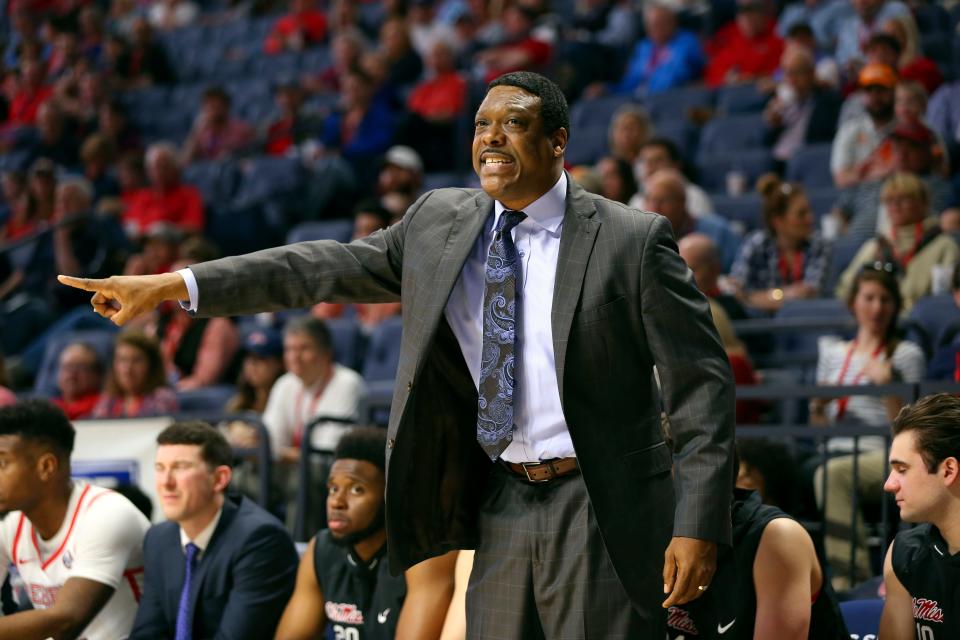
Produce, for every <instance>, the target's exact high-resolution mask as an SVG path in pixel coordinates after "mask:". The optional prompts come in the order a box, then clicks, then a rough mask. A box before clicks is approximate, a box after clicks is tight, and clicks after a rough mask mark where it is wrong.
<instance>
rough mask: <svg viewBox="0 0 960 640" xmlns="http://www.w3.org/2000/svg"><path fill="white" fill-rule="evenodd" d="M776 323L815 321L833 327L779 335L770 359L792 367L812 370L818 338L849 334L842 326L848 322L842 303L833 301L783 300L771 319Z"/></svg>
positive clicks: (824, 299)
mask: <svg viewBox="0 0 960 640" xmlns="http://www.w3.org/2000/svg"><path fill="white" fill-rule="evenodd" d="M774 318H775V319H776V320H796V319H815V320H818V321H825V322H827V323H829V324H833V325H835V326H833V327H823V328H817V329H805V330H802V331H800V330H798V331H795V332H791V333H789V334H787V333H779V334H777V340H776V343H777V345H776V354H781V355H780V356H779V357H776V356H775V357H774V358H773V360H774V361H777V360H778V359H779V360H781V361H783V362H790V363H792V364H793V365H794V366H800V367H810V368H811V370H812V367H813V366H814V365H815V364H816V362H817V351H818V349H817V341H818V340H819V339H820V337H821V336H827V335H844V336H846V335H847V333H848V332H852V329H848V328H846V325H847V324H848V323H850V322H851V321H852V317H851V315H850V310H849V309H848V308H847V304H846V302H844V301H842V300H838V299H836V298H813V299H810V300H787V301H785V302H784V304H783V306H782V307H780V310H779V311H778V312H777V314H776V316H774Z"/></svg>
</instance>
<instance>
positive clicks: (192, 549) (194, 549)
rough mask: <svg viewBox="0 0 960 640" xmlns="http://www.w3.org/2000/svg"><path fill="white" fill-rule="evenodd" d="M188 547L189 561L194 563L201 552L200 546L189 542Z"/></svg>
mask: <svg viewBox="0 0 960 640" xmlns="http://www.w3.org/2000/svg"><path fill="white" fill-rule="evenodd" d="M186 549H187V562H188V563H190V564H193V563H194V562H195V561H196V560H197V554H198V553H200V547H198V546H197V545H195V544H193V543H192V542H188V543H187V546H186Z"/></svg>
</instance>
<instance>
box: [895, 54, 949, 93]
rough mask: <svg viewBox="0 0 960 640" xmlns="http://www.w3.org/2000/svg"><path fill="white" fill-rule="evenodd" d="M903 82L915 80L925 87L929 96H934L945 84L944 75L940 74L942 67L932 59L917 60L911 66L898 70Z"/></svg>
mask: <svg viewBox="0 0 960 640" xmlns="http://www.w3.org/2000/svg"><path fill="white" fill-rule="evenodd" d="M897 71H898V74H899V75H900V79H901V80H914V81H916V82H919V83H920V84H922V85H923V88H924V89H926V90H927V94H929V95H931V96H932V95H933V92H934V91H936V90H937V87H939V86H940V85H941V84H943V74H942V73H940V67H938V66H937V63H936V62H934V61H933V60H931V59H930V58H917V59H916V60H914V61H913V62H911V63H910V64H908V65H906V66H903V67H900V69H898V70H897Z"/></svg>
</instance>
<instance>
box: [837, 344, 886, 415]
mask: <svg viewBox="0 0 960 640" xmlns="http://www.w3.org/2000/svg"><path fill="white" fill-rule="evenodd" d="M885 346H886V343H884V342H881V343H880V344H879V345H877V348H876V349H874V350H873V353H871V354H870V360H871V361H872V360H874V359H875V358H876V357H877V356H878V355H880V352H881V351H883V348H884V347H885ZM856 349H857V341H856V340H854V341H853V342H851V343H850V348H849V349H847V357H846V358H844V360H843V367H841V369H840V376H839V377H838V378H837V384H838V385H842V384H843V378H844V376H846V375H847V369H849V368H850V361H851V360H852V359H853V352H854V351H856ZM862 377H863V369H860V371H858V372H857V375H855V376H854V377H853V380H851V381H850V385H851V386H853V385H855V384H857V383H858V382H860V378H862ZM849 403H850V396H844V397H842V398H837V421H838V422H839V421H840V420H841V419H842V418H843V416H844V414H846V413H847V405H848V404H849Z"/></svg>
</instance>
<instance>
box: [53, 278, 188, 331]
mask: <svg viewBox="0 0 960 640" xmlns="http://www.w3.org/2000/svg"><path fill="white" fill-rule="evenodd" d="M57 279H58V280H59V281H60V282H61V283H62V284H65V285H67V286H70V287H74V288H77V289H82V290H84V291H90V292H92V293H93V298H91V300H90V303H91V304H92V305H93V310H94V311H96V312H97V313H98V314H100V315H101V316H103V317H104V318H107V319H109V320H111V321H112V322H113V323H114V324H116V325H118V326H123V325H124V324H126V323H127V322H129V321H130V320H133V319H134V318H136V317H137V316H140V315H142V314H144V313H147V312H149V311H153V310H154V309H156V308H157V306H158V305H159V304H160V303H161V302H165V301H167V300H188V299H189V298H190V294H189V293H188V292H187V284H186V282H184V280H183V276H181V275H180V274H179V273H161V274H157V275H150V276H111V277H109V278H103V279H93V278H75V277H73V276H62V275H61V276H57Z"/></svg>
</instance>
